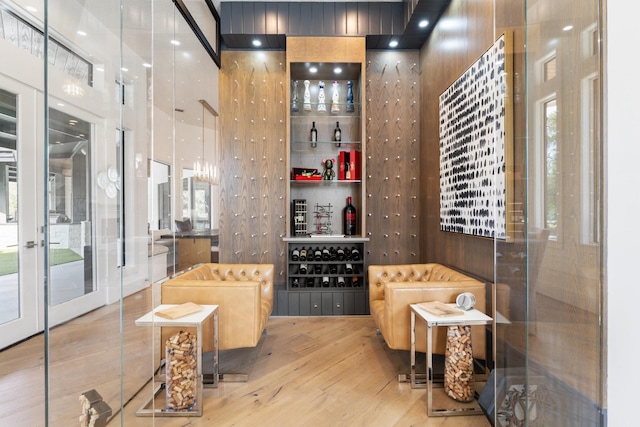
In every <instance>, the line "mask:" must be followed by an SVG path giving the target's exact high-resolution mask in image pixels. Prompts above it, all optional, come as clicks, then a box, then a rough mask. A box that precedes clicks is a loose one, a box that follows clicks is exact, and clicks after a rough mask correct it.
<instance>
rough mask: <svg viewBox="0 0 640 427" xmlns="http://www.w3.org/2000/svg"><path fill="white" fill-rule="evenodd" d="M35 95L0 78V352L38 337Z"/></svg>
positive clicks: (23, 87) (21, 86)
mask: <svg viewBox="0 0 640 427" xmlns="http://www.w3.org/2000/svg"><path fill="white" fill-rule="evenodd" d="M35 103H36V97H35V92H33V91H31V90H29V88H28V87H26V86H24V85H22V84H20V83H18V82H15V81H13V80H11V79H9V78H6V77H3V76H0V349H1V348H4V347H7V346H9V345H11V344H13V343H14V342H16V341H19V340H21V339H24V338H27V337H29V336H31V335H33V334H35V333H37V332H38V331H39V330H40V328H41V325H39V324H38V316H37V311H38V309H37V308H38V306H39V303H40V301H39V300H38V297H37V295H38V291H37V288H36V287H35V286H34V283H36V280H37V274H36V273H37V269H35V268H34V266H36V265H37V261H38V250H39V249H38V247H39V245H38V241H39V239H38V238H37V227H36V226H35V225H34V224H35V222H34V221H35V206H36V192H35V183H36V178H35V174H36V172H35V170H36V168H35V167H34V162H33V152H34V150H35V147H34V141H35V140H36V121H35V120H26V117H27V114H26V113H23V112H27V111H33V109H34V108H35Z"/></svg>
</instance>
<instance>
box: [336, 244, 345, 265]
mask: <svg viewBox="0 0 640 427" xmlns="http://www.w3.org/2000/svg"><path fill="white" fill-rule="evenodd" d="M337 252H338V261H344V249H342V248H341V247H340V246H338V251H337Z"/></svg>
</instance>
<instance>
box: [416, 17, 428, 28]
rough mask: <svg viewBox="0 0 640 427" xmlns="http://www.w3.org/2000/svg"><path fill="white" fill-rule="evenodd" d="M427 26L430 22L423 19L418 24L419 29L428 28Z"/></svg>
mask: <svg viewBox="0 0 640 427" xmlns="http://www.w3.org/2000/svg"><path fill="white" fill-rule="evenodd" d="M427 25H429V21H427V20H426V19H423V20H422V21H420V22H419V23H418V27H420V28H426V27H427Z"/></svg>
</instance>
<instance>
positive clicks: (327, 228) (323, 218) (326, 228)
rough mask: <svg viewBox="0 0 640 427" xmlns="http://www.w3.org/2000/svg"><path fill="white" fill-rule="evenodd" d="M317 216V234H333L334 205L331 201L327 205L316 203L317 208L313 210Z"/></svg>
mask: <svg viewBox="0 0 640 427" xmlns="http://www.w3.org/2000/svg"><path fill="white" fill-rule="evenodd" d="M313 213H314V216H315V228H316V234H322V235H331V234H333V229H332V228H331V226H332V225H333V222H332V218H333V206H332V205H331V203H329V204H327V205H320V204H318V203H316V206H315V210H314V211H313Z"/></svg>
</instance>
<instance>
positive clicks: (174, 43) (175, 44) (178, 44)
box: [170, 40, 180, 46]
mask: <svg viewBox="0 0 640 427" xmlns="http://www.w3.org/2000/svg"><path fill="white" fill-rule="evenodd" d="M170 43H171V44H172V45H174V46H180V42H179V41H178V40H171V42H170Z"/></svg>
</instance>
